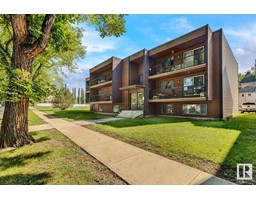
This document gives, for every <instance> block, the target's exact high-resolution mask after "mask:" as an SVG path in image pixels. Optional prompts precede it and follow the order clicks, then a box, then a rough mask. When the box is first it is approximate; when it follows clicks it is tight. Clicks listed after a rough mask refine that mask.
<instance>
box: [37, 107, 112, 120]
mask: <svg viewBox="0 0 256 200" xmlns="http://www.w3.org/2000/svg"><path fill="white" fill-rule="evenodd" d="M36 108H37V109H38V110H40V111H42V112H45V113H47V114H49V115H52V116H54V117H58V118H62V119H65V120H67V121H76V120H95V119H103V118H109V117H110V116H107V115H101V114H97V113H92V112H90V111H89V107H85V108H68V109H66V110H60V109H58V108H52V107H36Z"/></svg>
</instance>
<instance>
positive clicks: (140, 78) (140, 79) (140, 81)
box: [139, 74, 143, 84]
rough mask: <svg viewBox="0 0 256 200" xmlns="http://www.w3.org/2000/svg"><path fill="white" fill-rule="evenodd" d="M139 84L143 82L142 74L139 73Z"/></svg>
mask: <svg viewBox="0 0 256 200" xmlns="http://www.w3.org/2000/svg"><path fill="white" fill-rule="evenodd" d="M139 84H143V74H140V75H139Z"/></svg>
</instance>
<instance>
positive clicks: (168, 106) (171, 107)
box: [161, 104, 174, 115]
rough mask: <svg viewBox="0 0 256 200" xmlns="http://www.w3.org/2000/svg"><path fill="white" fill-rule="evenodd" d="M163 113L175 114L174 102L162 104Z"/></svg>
mask: <svg viewBox="0 0 256 200" xmlns="http://www.w3.org/2000/svg"><path fill="white" fill-rule="evenodd" d="M161 114H165V115H172V114H174V105H173V104H163V105H161Z"/></svg>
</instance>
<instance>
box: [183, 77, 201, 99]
mask: <svg viewBox="0 0 256 200" xmlns="http://www.w3.org/2000/svg"><path fill="white" fill-rule="evenodd" d="M183 86H184V88H183V89H184V96H205V94H204V75H199V76H192V77H186V78H184V79H183Z"/></svg>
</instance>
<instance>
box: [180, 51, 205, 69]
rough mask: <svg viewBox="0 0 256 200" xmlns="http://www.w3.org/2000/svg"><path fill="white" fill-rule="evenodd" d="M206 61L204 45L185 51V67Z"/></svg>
mask: <svg viewBox="0 0 256 200" xmlns="http://www.w3.org/2000/svg"><path fill="white" fill-rule="evenodd" d="M203 63H204V47H200V48H197V49H193V50H191V51H187V52H184V54H183V64H184V67H185V68H186V67H191V66H195V65H200V64H203Z"/></svg>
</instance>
